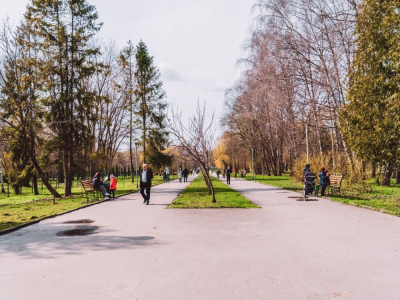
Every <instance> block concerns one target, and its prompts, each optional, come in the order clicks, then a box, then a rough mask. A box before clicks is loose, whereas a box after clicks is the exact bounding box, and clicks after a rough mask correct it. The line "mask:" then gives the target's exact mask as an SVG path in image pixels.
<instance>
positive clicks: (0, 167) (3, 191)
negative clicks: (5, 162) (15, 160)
mask: <svg viewBox="0 0 400 300" xmlns="http://www.w3.org/2000/svg"><path fill="white" fill-rule="evenodd" d="M0 183H1V192H2V193H5V192H6V191H5V190H4V185H3V170H2V166H1V152H0Z"/></svg>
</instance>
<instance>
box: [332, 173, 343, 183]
mask: <svg viewBox="0 0 400 300" xmlns="http://www.w3.org/2000/svg"><path fill="white" fill-rule="evenodd" d="M329 179H330V181H331V184H338V185H340V184H341V182H342V179H343V176H342V175H331V176H329Z"/></svg>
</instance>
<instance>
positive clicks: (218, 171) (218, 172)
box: [217, 169, 221, 179]
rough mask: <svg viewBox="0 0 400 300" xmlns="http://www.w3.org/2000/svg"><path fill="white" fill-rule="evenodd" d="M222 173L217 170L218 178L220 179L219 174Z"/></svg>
mask: <svg viewBox="0 0 400 300" xmlns="http://www.w3.org/2000/svg"><path fill="white" fill-rule="evenodd" d="M220 173H221V171H220V170H219V169H218V170H217V178H218V179H219V174H220Z"/></svg>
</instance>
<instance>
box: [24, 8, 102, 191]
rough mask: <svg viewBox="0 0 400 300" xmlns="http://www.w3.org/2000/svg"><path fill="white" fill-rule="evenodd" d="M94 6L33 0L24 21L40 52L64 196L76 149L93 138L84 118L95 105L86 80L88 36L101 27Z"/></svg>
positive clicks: (90, 71) (92, 50)
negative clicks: (60, 165)
mask: <svg viewBox="0 0 400 300" xmlns="http://www.w3.org/2000/svg"><path fill="white" fill-rule="evenodd" d="M97 18H98V15H97V12H96V9H95V7H94V6H93V5H89V4H88V3H87V1H86V0H52V1H48V0H32V2H31V4H30V5H28V7H27V12H26V14H25V20H26V22H27V26H28V27H29V28H30V29H31V34H32V35H33V36H34V37H35V39H36V40H37V42H36V43H35V44H32V45H31V47H32V48H35V49H37V50H39V51H40V52H41V58H42V62H41V64H42V67H43V72H42V78H43V80H44V81H45V85H44V87H45V89H44V92H45V96H46V97H44V98H43V103H44V105H45V107H46V108H47V109H46V114H45V120H46V122H47V124H48V126H49V128H50V129H51V130H52V131H53V132H54V133H55V138H54V139H53V140H52V141H49V142H50V143H51V144H52V145H54V147H55V148H54V150H58V151H59V152H60V153H62V166H63V171H64V179H65V196H68V195H70V194H71V187H72V181H73V174H74V173H75V169H76V167H77V163H76V162H75V161H74V158H75V155H76V153H77V152H78V151H80V150H82V149H83V148H84V147H85V144H86V143H88V141H90V140H91V133H90V131H89V130H88V128H87V124H85V119H86V117H87V113H88V112H89V111H90V108H91V107H92V106H93V103H92V101H93V97H90V95H88V94H86V90H85V88H84V81H85V79H87V78H88V77H89V76H91V75H92V74H93V73H94V71H95V68H94V66H93V65H91V64H90V57H92V56H93V55H95V54H96V53H98V52H99V50H98V48H93V47H88V41H89V40H90V39H91V38H92V37H93V36H94V35H95V34H96V32H97V31H98V30H100V27H101V24H97V23H96V20H97Z"/></svg>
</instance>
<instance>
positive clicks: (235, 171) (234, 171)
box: [233, 168, 237, 178]
mask: <svg viewBox="0 0 400 300" xmlns="http://www.w3.org/2000/svg"><path fill="white" fill-rule="evenodd" d="M233 173H235V178H236V175H237V169H236V168H233Z"/></svg>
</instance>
